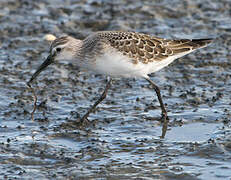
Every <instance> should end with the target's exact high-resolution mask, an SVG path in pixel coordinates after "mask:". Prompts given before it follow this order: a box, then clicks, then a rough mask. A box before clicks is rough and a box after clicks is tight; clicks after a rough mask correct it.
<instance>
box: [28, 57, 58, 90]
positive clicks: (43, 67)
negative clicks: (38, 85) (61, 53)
mask: <svg viewBox="0 0 231 180" xmlns="http://www.w3.org/2000/svg"><path fill="white" fill-rule="evenodd" d="M53 59H54V58H53V57H52V55H49V56H48V57H47V59H46V60H45V61H44V62H43V63H42V64H41V65H40V66H39V68H38V69H37V71H36V72H35V73H34V74H33V75H32V77H31V79H30V81H28V82H27V85H28V86H30V84H31V82H32V81H33V80H34V79H35V78H36V77H37V76H38V75H39V74H40V73H41V72H42V71H43V70H44V69H45V68H46V67H47V66H48V65H50V64H51V63H52V62H53Z"/></svg>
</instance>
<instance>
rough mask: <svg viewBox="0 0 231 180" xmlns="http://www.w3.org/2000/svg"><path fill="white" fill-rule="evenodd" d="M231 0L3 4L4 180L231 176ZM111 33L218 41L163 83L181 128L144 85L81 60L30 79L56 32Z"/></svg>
mask: <svg viewBox="0 0 231 180" xmlns="http://www.w3.org/2000/svg"><path fill="white" fill-rule="evenodd" d="M230 9H231V2H230V1H229V0H222V1H210V0H204V1H201V0H189V1H186V0H183V1H180V0H173V1H170V0H163V1H151V0H147V1H145V2H144V1H132V0H128V1H122V0H118V1H106V0H87V1H83V0H76V1H74V0H71V1H61V0H53V1H48V0H38V1H29V0H16V1H15V0H14V1H13V0H10V1H8V0H1V1H0V34H1V36H0V77H1V78H0V95H1V96H0V152H1V153H0V179H4V178H5V179H190V180H191V179H209V178H210V179H230V178H231V163H230V162H231V140H230V139H231V124H230V118H231V112H230V105H231V100H230V99H231V91H230V87H231V63H230V59H231V55H230V51H231V43H230V42H231V23H230V18H231V13H230ZM100 30H126V31H137V32H143V33H148V34H153V35H156V36H160V37H164V38H190V39H191V38H208V37H212V38H215V40H214V42H213V43H212V44H211V45H210V46H208V47H206V48H204V49H201V50H198V51H196V52H194V53H192V54H189V55H187V56H185V57H183V58H180V59H178V60H176V61H175V62H173V63H172V64H171V65H169V66H168V67H166V68H164V69H163V70H161V71H159V72H156V73H154V74H152V75H151V77H152V80H153V81H154V82H155V83H156V84H157V85H158V86H159V87H160V89H161V93H162V96H163V101H164V103H165V104H166V107H167V110H168V115H169V119H170V121H169V124H168V129H167V133H166V136H165V138H164V139H162V138H160V136H161V134H162V124H161V122H160V121H159V119H160V113H161V110H160V107H159V103H158V100H157V97H156V95H155V92H154V91H153V89H152V88H151V86H150V85H149V84H148V83H147V82H146V81H145V80H142V79H114V80H113V82H112V87H111V89H110V90H109V93H108V96H107V98H106V99H105V100H104V101H103V103H102V104H100V105H99V106H98V107H97V109H96V110H95V112H94V113H92V114H91V115H90V117H89V121H91V123H90V124H87V125H85V126H77V125H76V123H73V122H74V121H76V120H77V119H79V117H81V116H82V115H83V114H84V113H85V112H86V111H87V110H88V108H89V106H91V105H92V104H93V102H95V101H96V99H97V98H98V97H99V96H100V93H102V92H103V89H104V87H105V85H106V77H105V76H103V75H98V74H93V73H90V72H80V71H79V69H78V68H77V67H73V66H72V65H71V64H67V63H58V64H56V65H51V66H50V67H49V68H48V69H47V70H46V71H44V72H42V73H41V75H40V76H39V77H38V78H37V79H36V80H35V82H34V83H33V88H35V93H36V94H37V97H38V102H37V109H36V111H35V113H34V121H32V119H31V112H32V110H33V102H34V99H33V93H32V92H31V90H30V89H29V88H28V87H27V86H26V82H27V81H28V80H29V79H30V77H31V75H32V74H33V73H34V72H35V70H36V68H37V67H38V66H39V65H40V64H41V63H42V62H43V60H44V59H45V58H46V56H47V55H48V51H49V42H47V41H45V40H44V36H45V35H47V34H54V35H56V36H60V35H62V34H69V35H72V36H74V37H76V38H80V39H83V38H84V37H86V36H87V35H88V34H90V33H92V32H94V31H100Z"/></svg>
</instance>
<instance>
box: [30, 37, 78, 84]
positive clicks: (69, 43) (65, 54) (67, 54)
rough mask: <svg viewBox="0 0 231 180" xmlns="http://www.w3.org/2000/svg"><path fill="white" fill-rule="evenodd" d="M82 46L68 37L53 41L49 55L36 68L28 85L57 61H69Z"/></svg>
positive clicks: (76, 40)
mask: <svg viewBox="0 0 231 180" xmlns="http://www.w3.org/2000/svg"><path fill="white" fill-rule="evenodd" d="M81 46H82V41H81V40H78V39H75V38H73V37H70V36H62V37H60V38H57V39H55V40H54V41H53V42H52V43H51V46H50V53H49V55H48V57H47V58H46V60H45V61H44V62H43V63H42V64H41V65H40V66H39V67H38V69H37V70H36V71H35V73H34V74H33V75H32V77H31V79H30V81H29V82H28V83H27V84H28V85H30V83H31V82H32V81H33V80H34V79H35V78H36V77H37V76H38V75H39V74H40V73H41V72H42V71H43V70H44V69H45V68H46V67H47V66H48V65H50V64H52V63H55V62H58V61H62V60H65V61H71V60H73V59H74V58H75V56H76V54H78V53H79V52H78V51H80V49H81Z"/></svg>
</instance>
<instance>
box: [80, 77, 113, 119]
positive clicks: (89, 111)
mask: <svg viewBox="0 0 231 180" xmlns="http://www.w3.org/2000/svg"><path fill="white" fill-rule="evenodd" d="M110 86H111V78H110V77H108V79H107V84H106V87H105V89H104V91H103V93H102V94H101V96H100V98H99V99H98V100H97V101H96V102H95V104H94V105H93V106H92V107H91V108H90V109H89V110H88V111H87V113H86V114H85V115H84V116H83V117H82V118H81V119H80V123H82V122H83V121H85V120H87V117H88V116H89V114H90V113H91V112H92V111H93V110H94V109H95V108H96V106H97V105H98V104H99V103H101V102H102V101H103V100H104V99H105V98H106V96H107V91H108V89H109V88H110Z"/></svg>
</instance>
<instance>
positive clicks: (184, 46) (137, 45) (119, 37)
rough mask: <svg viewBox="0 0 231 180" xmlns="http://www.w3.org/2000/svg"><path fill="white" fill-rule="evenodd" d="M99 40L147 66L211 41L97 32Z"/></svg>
mask: <svg viewBox="0 0 231 180" xmlns="http://www.w3.org/2000/svg"><path fill="white" fill-rule="evenodd" d="M98 35H99V36H100V37H101V38H106V39H107V40H108V41H109V42H110V44H111V46H112V47H114V48H116V49H117V50H119V51H120V52H121V53H123V54H124V55H127V56H129V57H130V58H132V59H133V62H134V63H135V64H136V63H138V62H139V61H141V62H143V63H145V64H147V63H149V62H153V61H161V60H163V59H165V58H167V57H169V56H173V55H177V54H179V53H187V52H191V51H192V50H194V49H197V48H200V47H203V46H206V45H207V44H208V43H209V42H211V40H209V39H204V40H188V39H182V40H166V39H161V38H157V37H154V36H149V35H146V34H141V33H134V32H120V31H112V32H111V31H110V32H99V33H98Z"/></svg>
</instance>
